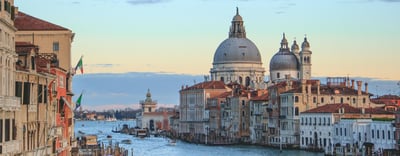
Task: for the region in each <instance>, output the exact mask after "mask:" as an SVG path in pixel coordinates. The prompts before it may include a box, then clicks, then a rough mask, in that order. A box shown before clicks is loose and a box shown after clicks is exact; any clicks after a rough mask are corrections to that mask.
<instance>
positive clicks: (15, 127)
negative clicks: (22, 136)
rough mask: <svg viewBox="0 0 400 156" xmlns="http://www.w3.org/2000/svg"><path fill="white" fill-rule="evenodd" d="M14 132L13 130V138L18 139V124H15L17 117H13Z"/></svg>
mask: <svg viewBox="0 0 400 156" xmlns="http://www.w3.org/2000/svg"><path fill="white" fill-rule="evenodd" d="M12 132H13V137H12V139H13V140H17V126H16V125H15V119H12Z"/></svg>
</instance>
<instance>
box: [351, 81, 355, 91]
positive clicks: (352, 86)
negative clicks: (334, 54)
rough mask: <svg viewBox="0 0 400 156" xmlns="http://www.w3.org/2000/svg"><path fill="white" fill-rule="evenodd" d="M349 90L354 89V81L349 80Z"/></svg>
mask: <svg viewBox="0 0 400 156" xmlns="http://www.w3.org/2000/svg"><path fill="white" fill-rule="evenodd" d="M351 89H354V80H351Z"/></svg>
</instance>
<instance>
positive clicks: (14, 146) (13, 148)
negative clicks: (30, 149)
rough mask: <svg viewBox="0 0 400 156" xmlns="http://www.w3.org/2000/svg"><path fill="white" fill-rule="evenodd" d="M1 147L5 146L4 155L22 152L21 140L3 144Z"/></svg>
mask: <svg viewBox="0 0 400 156" xmlns="http://www.w3.org/2000/svg"><path fill="white" fill-rule="evenodd" d="M0 145H2V146H3V153H2V154H7V153H19V152H21V149H20V141H19V140H14V141H8V142H3V143H1V144H0Z"/></svg>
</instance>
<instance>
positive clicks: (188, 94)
mask: <svg viewBox="0 0 400 156" xmlns="http://www.w3.org/2000/svg"><path fill="white" fill-rule="evenodd" d="M228 91H231V89H230V88H228V87H227V86H226V85H225V84H224V82H223V81H205V82H201V83H198V84H195V85H193V86H190V87H189V86H186V87H183V86H182V89H181V90H180V91H179V98H180V99H179V101H180V102H179V115H180V116H179V121H180V123H179V130H178V133H179V137H180V138H182V139H184V140H187V141H191V142H200V141H201V140H202V141H203V142H205V140H206V139H205V137H206V135H207V129H209V128H208V127H209V125H208V121H209V110H206V106H207V104H206V102H207V99H210V98H213V97H215V96H217V95H220V94H222V93H225V92H228Z"/></svg>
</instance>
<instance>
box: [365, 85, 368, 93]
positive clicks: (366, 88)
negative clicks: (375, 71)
mask: <svg viewBox="0 0 400 156" xmlns="http://www.w3.org/2000/svg"><path fill="white" fill-rule="evenodd" d="M365 93H367V94H368V83H367V82H365Z"/></svg>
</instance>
